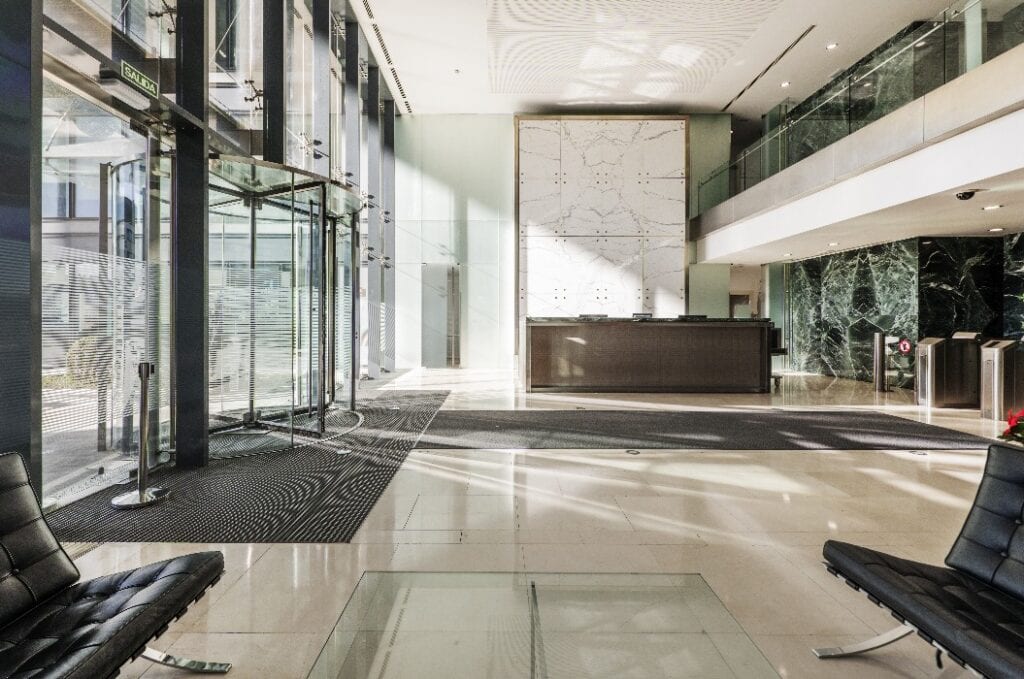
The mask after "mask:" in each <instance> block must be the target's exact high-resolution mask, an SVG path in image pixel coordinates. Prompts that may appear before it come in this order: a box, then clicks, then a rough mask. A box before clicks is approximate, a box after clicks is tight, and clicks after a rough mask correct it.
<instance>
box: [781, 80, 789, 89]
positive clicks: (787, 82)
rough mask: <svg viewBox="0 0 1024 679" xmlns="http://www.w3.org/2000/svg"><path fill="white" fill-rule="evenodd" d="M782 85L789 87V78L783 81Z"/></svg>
mask: <svg viewBox="0 0 1024 679" xmlns="http://www.w3.org/2000/svg"><path fill="white" fill-rule="evenodd" d="M782 87H783V88H786V87H789V81H788V80H785V81H783V83H782Z"/></svg>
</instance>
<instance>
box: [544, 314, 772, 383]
mask: <svg viewBox="0 0 1024 679" xmlns="http://www.w3.org/2000/svg"><path fill="white" fill-rule="evenodd" d="M771 334H772V324H771V322H770V321H768V320H763V319H732V318H722V319H719V318H698V317H681V318H650V319H633V318H597V317H577V318H529V319H527V320H526V328H525V357H524V358H525V368H526V371H525V382H526V389H527V391H585V392H595V391H601V392H643V391H650V392H694V393H700V392H708V393H716V392H717V393H744V392H752V393H765V392H768V391H770V389H771Z"/></svg>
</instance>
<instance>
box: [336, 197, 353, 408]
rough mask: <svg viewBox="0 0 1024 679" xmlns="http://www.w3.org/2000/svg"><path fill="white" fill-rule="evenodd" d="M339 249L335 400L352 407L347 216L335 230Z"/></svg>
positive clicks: (348, 224)
mask: <svg viewBox="0 0 1024 679" xmlns="http://www.w3.org/2000/svg"><path fill="white" fill-rule="evenodd" d="M335 234H336V237H335V242H336V245H335V249H336V252H337V272H338V274H337V276H338V281H337V292H336V294H335V311H334V313H335V318H336V319H337V321H336V323H337V335H336V340H335V352H336V353H335V355H336V358H335V389H334V400H335V402H336V403H337V404H338V405H339V406H341V407H343V408H347V409H350V410H351V409H352V408H354V407H355V404H354V403H352V291H353V280H354V278H353V276H354V273H355V272H354V271H353V268H352V226H351V219H350V218H348V217H346V218H343V219H338V220H337V226H336V231H335Z"/></svg>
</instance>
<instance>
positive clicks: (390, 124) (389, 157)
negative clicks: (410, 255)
mask: <svg viewBox="0 0 1024 679" xmlns="http://www.w3.org/2000/svg"><path fill="white" fill-rule="evenodd" d="M381 116H382V117H381V136H382V139H383V149H382V151H381V167H380V186H381V190H380V209H381V221H382V225H381V231H382V233H381V240H382V242H383V246H384V250H383V253H384V285H383V287H384V290H383V299H382V300H381V301H382V303H383V305H384V330H383V333H384V339H383V345H384V346H383V350H382V352H381V364H380V365H381V368H383V369H384V370H387V371H388V372H394V371H395V254H396V249H395V101H394V99H391V98H388V99H385V100H384V106H383V111H382V113H381Z"/></svg>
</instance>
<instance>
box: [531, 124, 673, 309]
mask: <svg viewBox="0 0 1024 679" xmlns="http://www.w3.org/2000/svg"><path fill="white" fill-rule="evenodd" d="M685 125H686V123H685V121H684V120H666V119H646V120H640V119H626V118H622V119H616V118H608V119H584V118H578V119H574V118H561V119H547V118H545V119H524V120H520V121H519V150H518V152H519V235H520V242H519V249H520V250H519V252H520V257H519V265H520V271H519V280H520V290H519V295H520V309H519V311H520V315H521V316H575V315H577V314H586V313H604V314H608V315H609V316H629V315H630V314H632V313H634V312H650V313H653V314H654V315H656V316H675V315H677V314H681V313H684V312H685V298H686V291H685V280H686V278H685V270H684V262H685V257H686V252H685V243H686V238H685V237H686V233H685V232H686V190H687V187H686V127H685Z"/></svg>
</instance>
